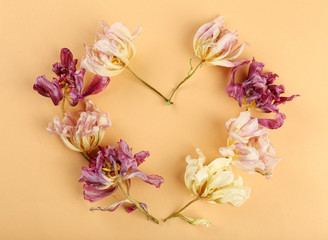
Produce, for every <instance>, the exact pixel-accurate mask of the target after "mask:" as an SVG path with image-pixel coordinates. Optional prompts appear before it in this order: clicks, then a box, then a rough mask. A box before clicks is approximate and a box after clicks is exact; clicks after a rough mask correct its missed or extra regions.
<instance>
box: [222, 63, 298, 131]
mask: <svg viewBox="0 0 328 240" xmlns="http://www.w3.org/2000/svg"><path fill="white" fill-rule="evenodd" d="M249 63H250V61H245V62H243V63H241V64H240V65H238V66H236V67H235V68H233V70H232V73H231V82H230V83H229V84H228V85H227V88H226V92H227V93H228V95H229V97H232V98H234V99H236V100H237V101H238V103H239V106H241V107H242V106H243V107H247V108H255V109H257V110H260V111H261V112H265V113H271V112H273V113H276V116H275V119H259V123H260V124H261V125H263V126H265V127H267V128H270V129H277V128H279V127H281V126H282V125H283V123H284V120H285V118H286V116H285V115H284V114H283V113H280V112H279V108H278V105H280V104H284V103H286V102H288V101H291V100H293V99H294V98H295V97H297V96H299V95H292V96H290V97H282V96H280V95H281V94H283V93H284V92H285V87H284V86H283V85H275V84H273V82H274V81H275V79H276V77H278V75H277V74H273V73H272V72H268V73H263V67H264V64H263V63H261V62H256V61H255V59H253V61H252V63H251V64H250V65H249V71H248V76H247V78H246V80H245V81H243V82H242V83H235V75H236V72H237V70H238V69H239V68H240V67H242V66H244V65H247V64H249Z"/></svg>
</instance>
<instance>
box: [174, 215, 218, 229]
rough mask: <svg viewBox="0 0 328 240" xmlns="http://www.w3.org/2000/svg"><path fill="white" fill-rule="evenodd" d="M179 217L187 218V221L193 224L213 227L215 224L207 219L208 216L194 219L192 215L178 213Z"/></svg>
mask: <svg viewBox="0 0 328 240" xmlns="http://www.w3.org/2000/svg"><path fill="white" fill-rule="evenodd" d="M176 216H177V217H179V218H182V219H183V220H185V221H186V222H188V223H189V224H191V225H203V226H205V227H212V226H213V224H212V222H211V221H210V220H208V219H206V218H199V219H196V220H195V219H193V218H191V217H186V216H184V215H182V214H177V215H176Z"/></svg>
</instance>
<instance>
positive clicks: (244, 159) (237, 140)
mask: <svg viewBox="0 0 328 240" xmlns="http://www.w3.org/2000/svg"><path fill="white" fill-rule="evenodd" d="M223 20H224V18H223V16H219V17H218V18H216V19H214V20H213V21H212V22H209V23H206V24H204V25H202V26H201V27H200V28H199V29H198V31H197V33H196V34H195V37H194V41H193V47H194V54H195V55H196V56H197V57H198V59H199V62H198V64H197V65H196V67H193V65H192V59H190V71H189V72H188V74H187V76H186V77H185V78H184V79H183V80H182V81H181V82H180V83H179V84H178V85H177V86H176V87H175V88H174V89H173V91H172V93H171V95H170V96H169V97H165V96H164V95H163V94H162V93H161V92H160V91H158V90H157V89H155V88H154V87H152V86H151V85H150V84H148V83H147V82H146V81H144V80H143V79H142V78H141V77H139V76H138V75H137V74H136V73H135V72H134V71H132V70H131V69H130V68H129V66H128V65H129V62H130V61H131V59H132V58H133V57H134V56H135V52H136V49H135V45H134V42H133V40H134V39H135V38H136V37H137V36H138V35H139V34H140V32H141V27H140V26H138V27H137V28H136V29H135V31H134V32H133V33H130V31H129V30H128V29H127V27H126V26H125V25H124V24H123V23H121V22H117V23H114V24H113V25H112V26H108V25H107V23H105V22H101V23H100V27H99V31H98V33H97V36H96V40H95V43H94V45H93V46H85V50H86V56H85V57H84V58H83V59H82V61H81V69H80V70H77V68H76V65H77V62H78V60H77V59H74V58H73V54H72V53H71V51H70V50H69V49H67V48H63V49H62V50H61V52H60V62H57V63H55V64H53V68H52V71H53V72H54V73H55V74H56V76H55V77H53V80H52V81H49V80H47V79H46V77H45V76H44V75H42V76H39V77H38V78H36V81H35V84H34V85H33V89H34V90H36V91H37V92H38V93H40V94H41V95H43V96H45V97H49V98H51V100H52V102H53V103H54V105H59V104H60V103H61V106H62V115H63V116H62V117H63V119H62V121H61V120H60V117H58V116H56V117H55V118H54V120H53V122H52V123H49V126H48V128H47V130H48V132H49V133H52V134H55V135H57V136H59V137H60V139H61V140H62V142H63V143H64V144H65V145H66V146H67V147H68V148H69V149H71V150H73V151H76V152H80V153H81V155H82V156H83V157H84V158H85V159H86V160H87V161H88V162H89V166H88V167H82V176H81V178H80V180H79V181H80V182H83V183H84V186H83V195H84V198H85V199H86V200H88V201H90V202H96V201H98V200H100V199H102V198H104V197H107V196H109V195H111V194H113V193H115V192H116V191H117V190H120V191H122V192H123V194H124V196H125V197H126V199H123V200H121V201H118V202H115V203H113V204H111V205H110V206H108V207H95V208H91V210H101V211H110V212H112V211H115V210H116V209H117V208H118V207H119V206H121V205H124V207H125V209H126V210H127V212H132V211H134V210H136V209H138V210H139V211H141V212H142V213H143V214H145V215H146V216H147V218H148V219H151V220H152V221H154V222H155V223H157V224H158V223H159V220H157V219H156V218H155V217H153V216H152V215H151V214H150V213H149V210H148V208H147V205H146V204H145V203H142V202H139V201H137V200H136V199H134V198H133V197H132V196H131V194H130V189H131V182H132V179H133V178H135V177H138V178H141V179H142V180H143V181H145V182H146V183H149V184H152V185H154V186H156V187H157V188H159V187H160V186H161V184H162V183H163V182H164V179H163V178H162V177H161V176H158V175H146V174H145V173H143V172H142V171H140V170H139V169H138V167H139V165H140V164H141V163H143V162H144V161H145V159H146V158H147V157H148V156H149V152H148V151H141V152H138V153H135V154H133V153H132V149H131V148H130V147H129V146H128V144H127V143H126V142H125V141H124V140H120V141H119V142H118V146H117V147H116V146H105V147H101V146H100V143H101V140H102V139H103V137H104V134H105V131H106V130H107V129H108V128H109V127H110V126H111V121H110V119H109V115H108V114H107V113H103V112H101V111H100V110H99V109H98V108H97V107H96V106H95V105H94V104H93V102H92V101H91V100H89V99H88V96H90V95H94V94H98V93H100V92H101V91H103V90H104V89H105V88H106V87H107V85H108V84H109V82H110V79H109V77H111V76H115V75H118V74H119V73H121V72H122V71H123V70H124V69H127V70H128V71H130V72H131V73H132V74H133V75H134V76H135V77H136V79H138V80H139V81H141V82H142V83H143V84H145V85H146V86H147V87H148V88H149V89H151V90H152V91H154V93H156V94H158V95H159V96H160V97H161V98H163V99H164V100H165V102H166V104H167V105H172V104H174V103H173V97H174V95H175V93H176V92H177V91H178V89H179V88H180V86H181V85H182V84H184V83H185V82H186V81H187V80H188V79H190V78H191V76H193V75H194V74H195V72H196V71H197V69H199V68H200V67H202V66H203V65H209V66H221V67H226V68H231V69H232V70H231V82H230V83H229V84H228V85H227V87H226V92H227V94H228V96H229V97H232V98H234V99H236V100H237V101H238V104H239V106H240V107H243V108H245V111H243V112H241V113H240V115H239V116H238V117H236V118H232V119H230V120H228V121H227V122H226V128H227V130H228V132H229V137H228V139H227V145H226V146H223V147H221V148H220V149H219V150H220V154H221V155H222V156H221V157H218V158H216V159H215V160H213V161H211V162H210V163H209V164H208V165H204V163H205V161H206V157H205V155H204V154H203V153H202V151H201V150H200V149H198V148H197V149H196V152H197V153H198V155H199V158H198V159H192V158H191V157H190V156H187V158H186V162H187V167H186V172H185V176H184V179H185V184H186V186H187V188H188V189H189V190H190V191H191V192H192V193H193V194H194V195H195V198H194V199H192V200H191V201H190V202H189V203H187V204H186V205H185V206H184V207H182V208H181V209H180V210H178V211H176V212H175V213H173V214H171V215H170V216H168V217H167V218H165V219H164V222H166V221H167V220H169V219H172V218H175V217H178V218H181V219H183V220H185V221H186V222H188V223H190V224H193V225H206V226H210V225H212V224H211V222H210V221H209V220H207V219H205V218H200V219H196V220H195V219H192V218H190V217H187V216H185V215H183V214H182V213H181V212H182V211H183V210H185V209H186V208H187V207H188V206H189V205H190V204H192V203H194V202H196V201H198V200H201V199H202V200H205V201H207V202H210V203H222V204H223V203H230V204H232V205H234V206H240V205H242V204H243V203H244V202H245V201H246V200H247V199H248V198H249V194H250V188H249V187H245V186H243V180H242V178H241V177H240V176H239V177H237V178H235V176H234V174H233V172H232V165H234V166H235V167H238V168H240V169H242V170H245V171H246V172H248V173H249V174H254V173H259V174H262V175H263V176H265V177H266V178H271V176H272V171H273V169H274V167H275V166H276V164H277V163H278V162H279V161H280V158H278V157H276V156H275V150H274V148H273V146H272V144H271V142H270V140H269V131H268V129H278V128H280V127H281V126H282V125H283V123H284V120H285V118H286V115H285V114H283V113H281V112H280V111H279V108H278V106H279V105H280V104H284V103H286V102H288V101H291V100H293V99H294V98H295V97H296V96H299V95H292V96H290V97H283V96H281V95H282V94H283V93H284V91H285V88H284V86H283V85H275V84H274V81H275V79H276V77H277V76H278V75H277V74H273V73H272V72H267V73H263V68H264V64H263V63H261V62H257V61H255V59H254V58H253V60H252V61H249V60H247V59H237V58H238V57H239V56H240V54H241V53H242V51H243V49H244V47H245V43H242V44H241V45H239V46H237V44H238V35H237V32H236V31H229V30H228V29H226V28H225V25H224V24H223ZM246 65H248V67H249V71H248V76H247V77H246V78H245V79H243V81H241V82H236V80H235V75H236V72H237V71H238V70H239V69H240V68H241V67H243V66H246ZM86 71H88V72H91V73H93V74H95V75H94V77H93V79H92V81H91V83H90V84H89V85H88V86H84V75H85V73H86ZM80 102H81V103H83V104H84V110H82V111H79V112H78V116H74V115H73V114H72V113H71V112H68V111H65V104H66V103H68V104H69V105H71V106H72V107H74V106H76V105H78V104H79V103H80ZM251 109H255V110H258V111H261V112H264V113H274V114H275V117H274V119H268V118H266V119H258V118H255V117H253V116H251V112H250V110H251Z"/></svg>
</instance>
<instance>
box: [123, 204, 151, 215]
mask: <svg viewBox="0 0 328 240" xmlns="http://www.w3.org/2000/svg"><path fill="white" fill-rule="evenodd" d="M139 204H140V206H141V207H142V208H143V209H145V210H146V211H147V212H148V207H147V205H146V204H145V203H141V202H140V203H139ZM124 208H125V210H126V211H127V212H128V213H130V212H133V211H134V210H136V209H137V207H136V206H135V205H131V206H126V207H124Z"/></svg>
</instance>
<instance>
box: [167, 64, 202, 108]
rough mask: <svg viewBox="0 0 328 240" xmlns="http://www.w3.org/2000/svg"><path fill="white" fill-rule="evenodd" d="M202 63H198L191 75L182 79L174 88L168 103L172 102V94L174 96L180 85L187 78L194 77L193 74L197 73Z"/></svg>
mask: <svg viewBox="0 0 328 240" xmlns="http://www.w3.org/2000/svg"><path fill="white" fill-rule="evenodd" d="M202 63H203V61H202V60H201V61H200V62H199V63H198V65H197V66H196V67H195V69H194V70H193V71H192V72H191V73H189V74H188V75H187V77H185V78H184V79H183V80H182V81H181V82H180V83H179V84H178V86H176V87H175V88H174V90H173V92H172V94H171V96H170V98H169V101H168V102H171V100H172V98H173V96H174V94H175V93H176V91H177V90H178V89H179V87H180V86H181V85H182V84H184V83H185V82H186V81H187V80H188V79H189V78H191V76H192V75H194V73H195V72H196V71H197V69H198V68H199V67H200V66H202Z"/></svg>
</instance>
